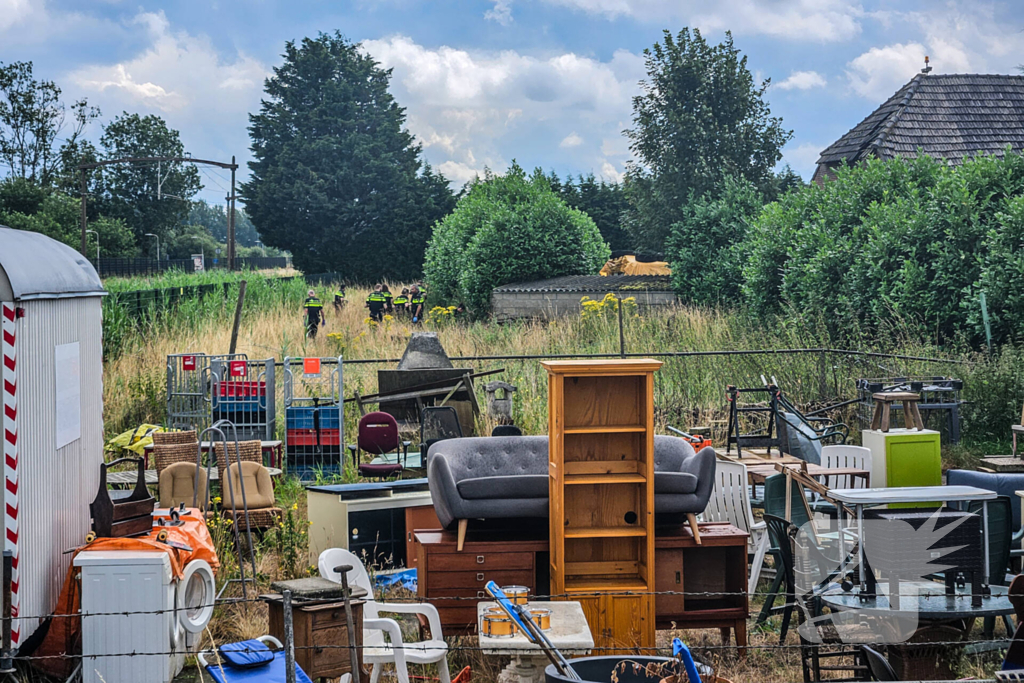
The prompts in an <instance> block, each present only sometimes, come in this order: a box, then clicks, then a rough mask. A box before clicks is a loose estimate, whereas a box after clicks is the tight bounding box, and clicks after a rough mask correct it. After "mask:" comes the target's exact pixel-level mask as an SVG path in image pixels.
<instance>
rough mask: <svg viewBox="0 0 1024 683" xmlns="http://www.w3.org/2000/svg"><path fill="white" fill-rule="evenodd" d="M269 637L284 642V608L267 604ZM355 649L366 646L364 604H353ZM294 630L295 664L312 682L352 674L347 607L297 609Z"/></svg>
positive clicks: (326, 605)
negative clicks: (348, 646) (346, 615)
mask: <svg viewBox="0 0 1024 683" xmlns="http://www.w3.org/2000/svg"><path fill="white" fill-rule="evenodd" d="M267 602H268V605H269V608H270V615H269V616H270V619H269V629H268V632H269V633H270V635H272V636H274V637H275V638H277V639H278V640H280V641H281V642H282V643H283V642H284V605H283V603H282V602H281V601H280V600H268V601H267ZM352 617H353V621H354V622H355V631H356V645H357V646H362V644H363V601H362V600H353V601H352ZM292 619H293V623H294V626H295V662H296V663H297V664H298V665H299V666H300V667H302V670H303V671H305V672H306V675H307V676H309V677H310V678H311V679H313V680H316V679H318V678H338V677H339V676H341V675H342V674H346V673H351V672H352V662H351V661H350V656H349V652H350V650H349V649H348V648H347V647H345V646H346V645H348V625H347V621H346V619H345V603H343V602H329V603H322V604H314V605H301V606H300V605H295V606H294V608H293V610H292Z"/></svg>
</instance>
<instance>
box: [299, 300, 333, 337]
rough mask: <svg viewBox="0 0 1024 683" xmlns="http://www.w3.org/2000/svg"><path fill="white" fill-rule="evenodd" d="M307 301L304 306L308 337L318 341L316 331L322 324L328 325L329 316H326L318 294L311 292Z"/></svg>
mask: <svg viewBox="0 0 1024 683" xmlns="http://www.w3.org/2000/svg"><path fill="white" fill-rule="evenodd" d="M308 294H309V295H308V296H307V297H306V301H305V302H304V303H303V304H302V308H303V311H304V313H305V316H306V336H307V337H309V338H310V339H316V331H317V328H318V327H319V326H320V324H321V323H324V324H326V323H327V316H325V315H324V304H323V302H321V301H320V299H318V298H317V296H316V292H315V291H313V290H312V289H311V290H309V293H308Z"/></svg>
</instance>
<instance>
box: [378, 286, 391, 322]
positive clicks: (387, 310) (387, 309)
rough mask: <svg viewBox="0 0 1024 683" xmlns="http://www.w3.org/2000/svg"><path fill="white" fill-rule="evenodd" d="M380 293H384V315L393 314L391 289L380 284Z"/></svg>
mask: <svg viewBox="0 0 1024 683" xmlns="http://www.w3.org/2000/svg"><path fill="white" fill-rule="evenodd" d="M380 293H381V294H383V295H384V314H385V315H394V312H395V307H394V303H393V301H394V296H392V295H391V290H390V289H388V286H387V285H381V286H380Z"/></svg>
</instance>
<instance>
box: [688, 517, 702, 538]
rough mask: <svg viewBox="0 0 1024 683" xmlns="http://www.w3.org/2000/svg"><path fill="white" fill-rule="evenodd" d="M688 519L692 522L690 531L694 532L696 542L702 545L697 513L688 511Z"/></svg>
mask: <svg viewBox="0 0 1024 683" xmlns="http://www.w3.org/2000/svg"><path fill="white" fill-rule="evenodd" d="M686 521H687V522H689V523H690V531H692V532H693V541H694V543H696V544H697V545H700V530H699V529H698V528H697V515H695V514H693V513H692V512H687V513H686Z"/></svg>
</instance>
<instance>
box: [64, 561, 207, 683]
mask: <svg viewBox="0 0 1024 683" xmlns="http://www.w3.org/2000/svg"><path fill="white" fill-rule="evenodd" d="M74 566H75V568H76V570H77V571H79V572H80V575H81V580H82V599H81V600H82V611H81V614H82V681H83V683H115V682H118V683H120V682H121V681H124V682H125V683H128V682H129V681H130V682H132V683H170V681H171V680H172V679H173V678H174V677H175V676H176V675H177V674H178V673H179V672H180V671H181V669H182V667H183V666H184V664H185V653H186V651H187V649H188V646H189V642H190V640H191V639H193V638H194V637H195V635H196V634H198V633H200V632H201V631H202V630H203V628H205V626H206V624H207V623H208V622H209V620H210V617H211V616H212V614H213V598H214V595H215V590H214V585H213V572H212V571H211V570H210V566H209V565H208V564H207V563H206V562H203V561H201V560H193V561H192V562H189V563H188V564H187V565H186V568H185V575H184V576H183V577H182V579H181V581H176V580H175V579H174V575H173V574H172V572H171V561H170V558H169V557H168V555H167V553H165V552H161V551H158V550H154V551H140V550H87V551H83V552H81V553H79V554H78V555H77V556H76V557H75V562H74Z"/></svg>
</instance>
